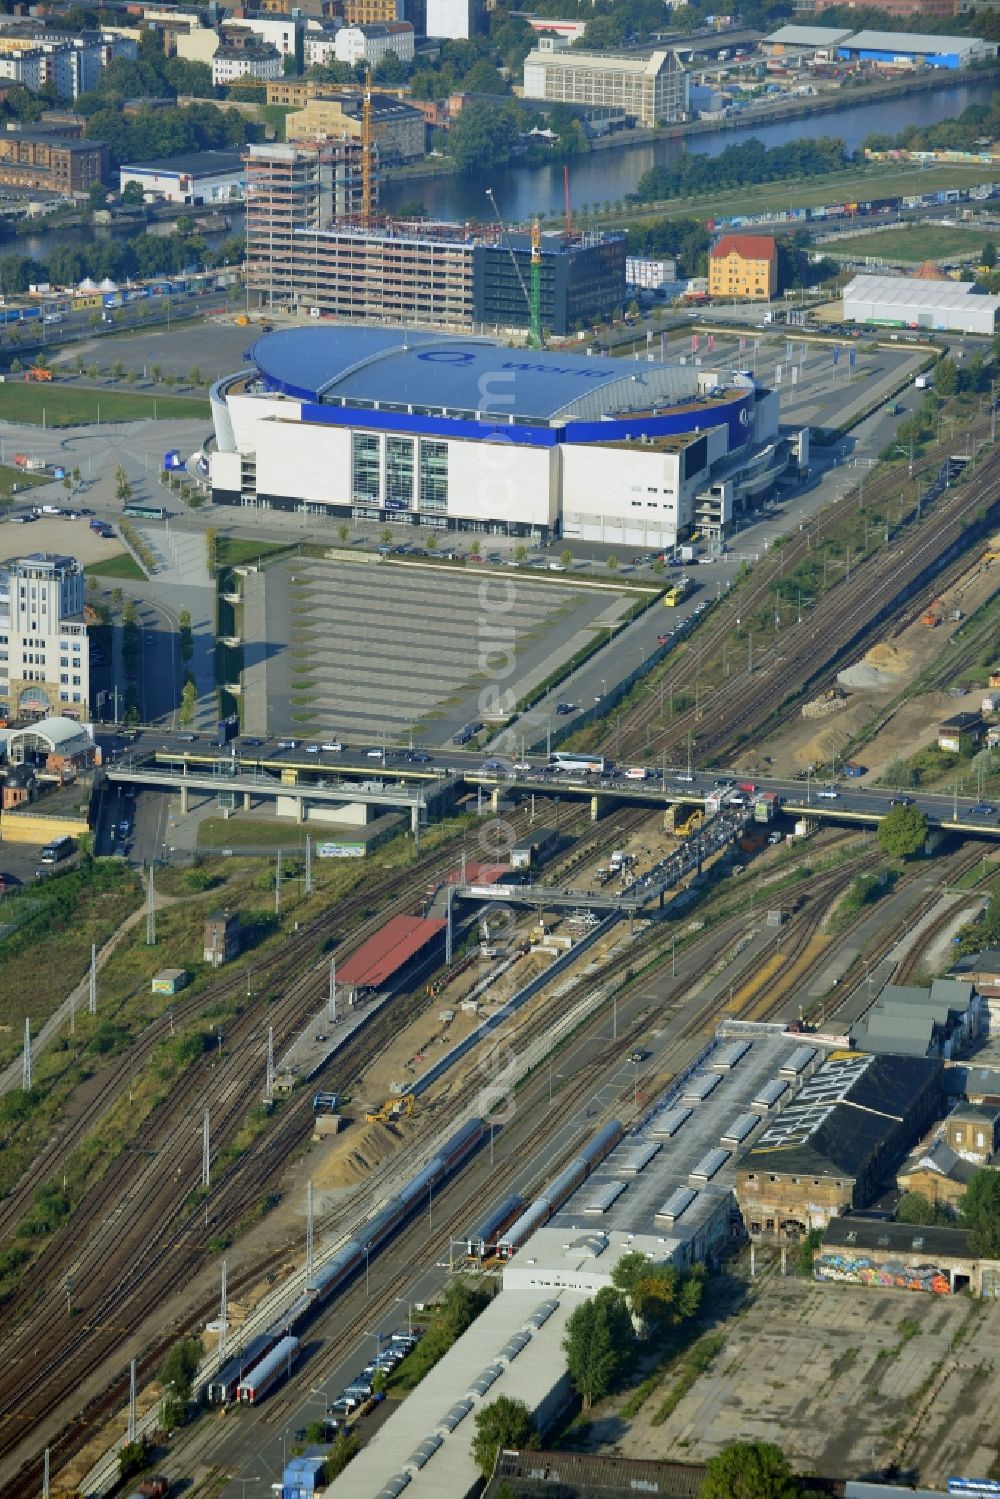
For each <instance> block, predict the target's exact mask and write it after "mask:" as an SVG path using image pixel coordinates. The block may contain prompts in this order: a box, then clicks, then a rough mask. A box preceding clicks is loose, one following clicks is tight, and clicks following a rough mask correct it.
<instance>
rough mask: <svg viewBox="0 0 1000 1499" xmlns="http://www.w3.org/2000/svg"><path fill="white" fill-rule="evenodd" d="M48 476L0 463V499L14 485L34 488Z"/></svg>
mask: <svg viewBox="0 0 1000 1499" xmlns="http://www.w3.org/2000/svg"><path fill="white" fill-rule="evenodd" d="M6 414H7V404H6V401H5V402H4V416H5V417H6ZM50 482H51V479H50V477H49V476H48V475H47V474H26V473H22V471H21V470H20V469H19V468H10V467H8V465H7V464H2V465H0V499H4V500H9V499H10V498H11V496H12V495H13V493H14V485H15V484H16V485H17V487H18V490H23V489H34V487H35V485H36V484H49V483H50Z"/></svg>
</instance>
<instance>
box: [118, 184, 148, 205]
mask: <svg viewBox="0 0 1000 1499" xmlns="http://www.w3.org/2000/svg"><path fill="white" fill-rule="evenodd" d="M121 196H122V202H123V203H128V204H130V205H131V206H132V207H133V208H137V207H141V206H142V204H143V203H144V202H145V201H146V198H145V194H144V193H143V190H142V184H141V183H140V182H126V184H125V186H124V187H123V188H122V195H121Z"/></svg>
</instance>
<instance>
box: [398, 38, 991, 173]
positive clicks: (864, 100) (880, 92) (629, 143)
mask: <svg viewBox="0 0 1000 1499" xmlns="http://www.w3.org/2000/svg"><path fill="white" fill-rule="evenodd" d="M998 81H1000V63H998V64H995V65H992V66H989V67H976V68H965V69H962V70H961V71H959V72H956V73H949V74H948V79H947V82H948V84H949V85H952V84H954V85H956V86H960V85H962V84H982V83H991V82H993V83H996V82H998ZM941 82H942V80H941V75H940V73H939V72H938V71H932V70H928V71H927V72H926V73H921V74H916V75H907V77H905V78H889V79H885V80H881V81H879V82H877V83H866V84H859V85H858V86H856V87H851V88H837V89H831V90H830V91H829V93H825V92H824V93H822V94H816V95H810V96H808V97H806V98H796V99H785V100H781V101H780V102H779V103H777V104H760V105H751V106H750V107H749V108H747V109H744V110H741V111H740V112H739V113H738V114H736V115H732V116H731V117H729V118H728V119H724V120H688V121H685V122H684V123H682V124H677V125H658V126H655V127H653V128H649V129H644V128H641V127H640V128H637V129H635V130H622V131H618V132H617V133H616V134H614V135H607V136H599V137H598V138H597V139H596V140H593V141H591V143H590V151H589V152H588V153H587V155H590V154H592V153H593V152H597V151H622V150H627V149H630V148H635V147H637V146H650V145H655V144H656V143H657V142H658V141H676V142H679V143H680V144H682V145H683V143H684V141H685V140H687V139H689V138H692V137H695V138H696V137H699V136H706V135H720V134H726V133H735V132H743V131H746V130H753V129H754V127H756V126H758V125H759V126H767V125H777V124H780V123H781V122H782V121H786V120H798V119H806V118H809V117H812V116H814V115H816V114H817V113H818V112H819V113H823V114H827V113H836V112H837V111H840V110H845V109H846V110H853V109H858V108H860V107H862V106H864V105H868V104H880V103H885V102H890V101H894V100H897V99H902V98H905V97H907V96H908V95H911V94H921V93H926V92H928V91H930V90H937V89H940V88H941ZM522 102H523V103H525V104H527V105H528V106H530V104H531V102H532V101H531V100H523V101H522ZM577 160H579V158H571V160H570V169H571V170H572V167H573V163H574V161H577ZM524 170H525V171H531V170H533V168H531V167H525V168H524ZM991 170H992V171H993V172H994V173H995V172H996V170H997V169H996V167H994V168H992V169H991ZM458 175H460V174H459V173H457V172H456V170H455V167H454V165H453V163H452V162H451V161H450V160H448V158H446V157H442V158H441V159H440V160H437V161H433V162H431V161H416V162H412V163H410V164H408V165H406V166H399V167H386V168H385V169H384V170H383V173H382V178H383V180H384V181H386V182H419V181H421V180H424V179H428V180H431V179H434V178H438V177H451V176H458ZM982 180H984V179H983V178H981V177H979V178H976V181H982ZM817 201H818V202H822V201H824V200H823V199H818V200H817Z"/></svg>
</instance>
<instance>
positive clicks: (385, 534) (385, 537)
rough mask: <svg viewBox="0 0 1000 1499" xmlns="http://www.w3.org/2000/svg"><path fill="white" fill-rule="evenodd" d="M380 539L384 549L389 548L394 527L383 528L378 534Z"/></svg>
mask: <svg viewBox="0 0 1000 1499" xmlns="http://www.w3.org/2000/svg"><path fill="white" fill-rule="evenodd" d="M378 539H379V541H380V542H381V543H382V545H383V546H384V547H387V546H388V545H389V543H390V541H391V540H392V527H391V526H383V527H382V529H381V531H380V532H379V533H378Z"/></svg>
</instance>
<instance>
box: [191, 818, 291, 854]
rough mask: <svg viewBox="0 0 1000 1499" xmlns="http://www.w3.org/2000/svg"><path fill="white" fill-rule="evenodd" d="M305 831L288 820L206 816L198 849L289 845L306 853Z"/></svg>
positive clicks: (200, 827) (201, 826)
mask: <svg viewBox="0 0 1000 1499" xmlns="http://www.w3.org/2000/svg"><path fill="white" fill-rule="evenodd" d="M305 846H306V835H305V830H304V829H300V828H298V827H297V826H296V824H295V823H293V822H291V821H289V822H287V823H285V824H281V823H277V822H264V821H260V822H255V821H253V820H252V819H251V818H248V817H230V818H225V817H206V818H205V819H204V821H202V822H200V823H199V824H198V847H199V848H274V849H279V848H287V849H298V850H301V851H302V852H305Z"/></svg>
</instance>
